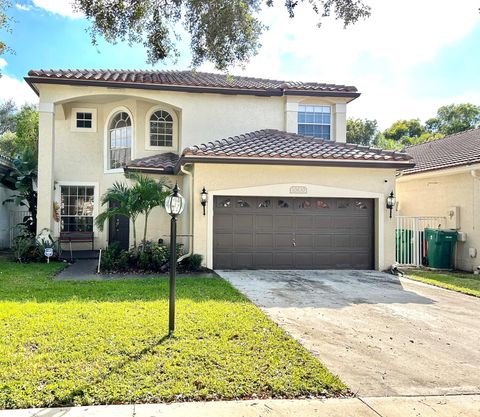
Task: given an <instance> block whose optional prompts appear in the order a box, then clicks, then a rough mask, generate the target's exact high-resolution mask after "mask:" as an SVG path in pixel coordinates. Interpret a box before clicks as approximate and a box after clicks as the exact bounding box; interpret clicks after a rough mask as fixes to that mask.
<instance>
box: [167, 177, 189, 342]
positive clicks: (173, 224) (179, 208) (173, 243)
mask: <svg viewBox="0 0 480 417" xmlns="http://www.w3.org/2000/svg"><path fill="white" fill-rule="evenodd" d="M184 208H185V199H184V198H183V197H182V195H181V194H180V193H179V192H178V185H177V184H175V187H173V190H172V193H171V194H170V195H169V196H168V197H167V198H166V199H165V210H166V211H167V213H168V214H170V216H171V217H172V219H171V221H170V299H169V309H168V333H169V334H170V335H171V334H172V333H173V332H174V330H175V292H176V282H175V279H176V278H175V273H176V270H177V216H179V215H180V214H182V212H183V209H184Z"/></svg>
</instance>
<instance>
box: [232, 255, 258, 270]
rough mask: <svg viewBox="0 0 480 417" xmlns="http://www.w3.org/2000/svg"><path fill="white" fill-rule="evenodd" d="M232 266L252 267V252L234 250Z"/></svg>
mask: <svg viewBox="0 0 480 417" xmlns="http://www.w3.org/2000/svg"><path fill="white" fill-rule="evenodd" d="M233 257H234V265H235V266H234V268H238V267H242V268H247V269H249V268H253V266H254V263H253V253H251V252H236V253H235V254H234V255H233Z"/></svg>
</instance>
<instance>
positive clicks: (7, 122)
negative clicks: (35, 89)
mask: <svg viewBox="0 0 480 417" xmlns="http://www.w3.org/2000/svg"><path fill="white" fill-rule="evenodd" d="M6 103H11V102H6ZM12 105H13V103H11V104H8V105H5V106H4V107H3V108H4V109H5V111H4V113H1V108H0V132H2V130H4V131H3V132H2V133H3V134H0V153H2V154H3V155H6V156H10V157H12V158H13V157H15V156H17V155H19V154H22V153H23V152H24V151H26V150H27V149H30V150H33V151H35V152H36V150H37V147H38V111H37V109H36V107H35V106H34V105H29V104H26V105H24V106H22V108H21V109H20V111H18V112H16V108H15V107H11V106H12ZM13 106H14V105H13ZM13 112H15V113H13ZM2 114H3V119H2ZM2 120H3V121H2ZM5 126H6V128H5Z"/></svg>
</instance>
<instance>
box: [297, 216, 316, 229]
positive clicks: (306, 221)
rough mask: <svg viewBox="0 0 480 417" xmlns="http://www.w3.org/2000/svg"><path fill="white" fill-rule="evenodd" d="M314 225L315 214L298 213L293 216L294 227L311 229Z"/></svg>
mask: <svg viewBox="0 0 480 417" xmlns="http://www.w3.org/2000/svg"><path fill="white" fill-rule="evenodd" d="M314 227H315V216H314V215H305V214H303V215H300V216H297V217H295V228H296V229H297V230H299V229H300V230H301V229H308V230H311V229H312V228H314Z"/></svg>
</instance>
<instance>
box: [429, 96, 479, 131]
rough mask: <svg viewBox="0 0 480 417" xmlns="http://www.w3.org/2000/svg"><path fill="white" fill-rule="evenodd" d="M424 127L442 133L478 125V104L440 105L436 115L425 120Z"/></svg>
mask: <svg viewBox="0 0 480 417" xmlns="http://www.w3.org/2000/svg"><path fill="white" fill-rule="evenodd" d="M426 127H427V129H428V130H429V131H430V132H434V133H441V134H443V135H451V134H453V133H458V132H463V131H464V130H468V129H474V128H477V127H480V106H476V105H475V104H471V103H464V104H450V105H448V106H442V107H440V108H439V109H438V111H437V116H436V117H432V118H431V119H428V120H427V122H426Z"/></svg>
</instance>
